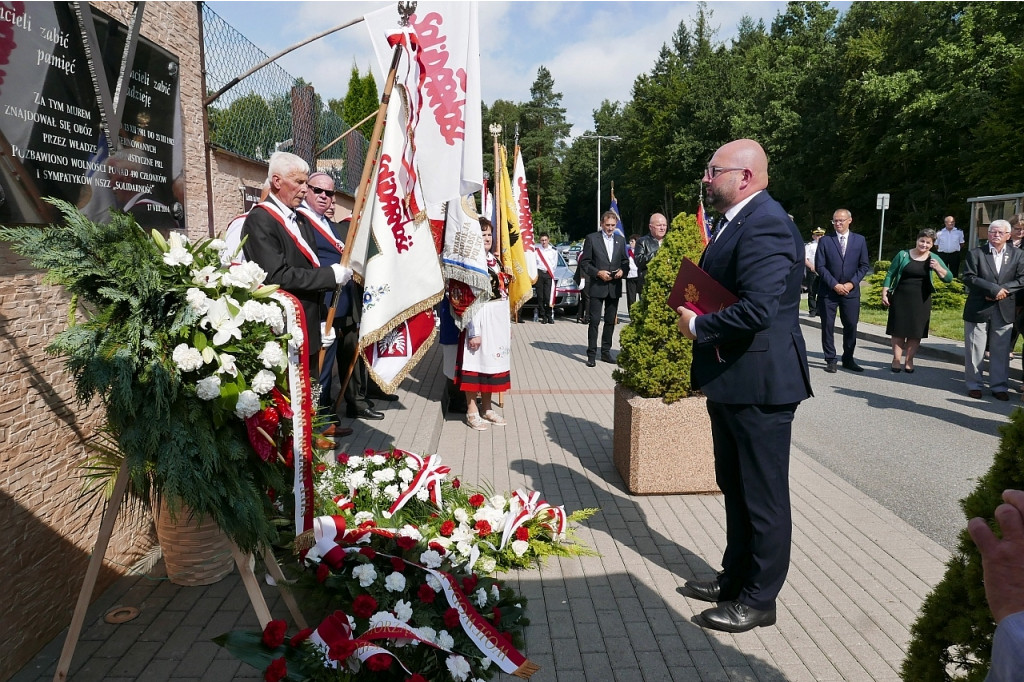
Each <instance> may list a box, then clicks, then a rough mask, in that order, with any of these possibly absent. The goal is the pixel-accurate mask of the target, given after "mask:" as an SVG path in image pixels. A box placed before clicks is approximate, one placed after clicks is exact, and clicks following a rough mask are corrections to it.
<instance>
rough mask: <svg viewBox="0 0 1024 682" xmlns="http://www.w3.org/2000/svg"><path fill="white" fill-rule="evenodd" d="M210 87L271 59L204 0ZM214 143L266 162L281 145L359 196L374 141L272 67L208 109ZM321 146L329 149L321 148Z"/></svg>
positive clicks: (306, 86) (216, 87)
mask: <svg viewBox="0 0 1024 682" xmlns="http://www.w3.org/2000/svg"><path fill="white" fill-rule="evenodd" d="M202 7H203V44H204V49H205V52H206V65H205V66H206V87H207V89H208V92H207V95H210V94H212V93H214V92H216V91H217V90H219V89H220V88H221V87H223V86H224V85H225V84H227V83H228V82H230V81H231V80H232V79H234V78H236V77H238V76H240V75H241V74H243V73H245V72H246V71H248V70H249V69H251V68H252V67H254V66H256V65H257V64H259V63H261V62H263V61H265V60H266V59H267V57H268V55H267V54H266V53H265V52H264V51H263V50H261V49H260V48H259V47H257V46H256V45H254V44H253V43H252V42H251V41H249V39H248V38H246V37H245V36H243V35H242V34H241V33H239V32H238V31H237V30H236V29H235V28H234V27H232V26H231V25H230V24H228V23H227V22H226V21H224V19H222V18H221V17H220V16H219V15H218V14H217V13H216V12H214V11H213V10H212V9H210V7H209V5H207V4H205V3H204V4H203V6H202ZM207 120H208V121H209V125H210V141H211V142H212V143H213V144H214V145H216V146H217V147H220V148H222V149H226V150H228V151H231V152H234V153H235V154H238V155H239V156H244V157H246V158H249V159H254V160H256V161H266V160H267V159H269V158H270V155H271V154H273V153H274V151H276V150H277V149H283V150H286V151H290V152H293V153H295V154H298V155H299V156H301V157H303V158H305V159H306V160H307V161H309V160H311V159H313V158H314V155H315V163H314V164H312V165H313V166H314V167H315V168H316V170H321V171H324V172H326V173H329V174H330V175H331V176H332V177H333V178H334V183H335V188H336V189H338V190H339V191H342V192H345V193H348V194H350V195H354V194H355V192H356V188H357V187H358V185H359V178H360V175H361V173H362V166H363V159H365V158H366V152H367V148H368V146H369V145H368V143H367V141H366V138H364V137H363V135H362V133H360V132H359V131H355V132H353V133H351V134H350V135H348V136H346V137H345V138H344V139H342V140H340V141H337V142H334V144H331V146H330V147H328V148H327V149H324V147H326V146H327V145H328V144H329V143H331V142H333V141H334V140H336V139H337V138H338V137H339V136H340V135H341V134H342V133H344V132H345V131H346V130H348V129H349V127H350V126H349V125H347V124H346V122H345V121H343V120H342V119H341V118H340V117H339V116H338V115H336V114H335V113H334V112H332V111H331V110H330V109H329V108H328V107H327V104H326V102H324V101H323V100H322V99H321V97H320V96H319V95H317V94H315V93H314V92H313V88H312V87H311V86H310V84H308V83H304V82H303V81H302V80H301V79H298V78H295V77H294V76H292V75H291V74H289V73H288V72H287V71H285V70H284V69H283V68H281V67H280V66H279V65H278V64H276V63H275V64H270V65H268V66H265V67H263V68H262V69H260V70H259V71H257V72H256V73H254V74H252V75H251V76H248V77H247V78H245V79H243V80H242V81H240V82H239V83H237V84H235V85H234V86H233V87H232V88H230V89H229V90H227V91H226V92H224V93H223V94H222V95H221V96H220V97H219V98H217V99H216V100H215V101H213V102H212V103H211V104H210V105H209V106H208V107H207ZM321 150H323V151H322V152H321Z"/></svg>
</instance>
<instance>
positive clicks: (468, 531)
mask: <svg viewBox="0 0 1024 682" xmlns="http://www.w3.org/2000/svg"><path fill="white" fill-rule="evenodd" d="M475 536H476V533H474V532H473V529H472V528H470V527H469V526H467V525H465V524H463V523H460V524H459V525H458V526H456V527H455V530H454V531H452V542H472V540H473V538H474V537H475Z"/></svg>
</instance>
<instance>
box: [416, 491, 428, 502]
mask: <svg viewBox="0 0 1024 682" xmlns="http://www.w3.org/2000/svg"><path fill="white" fill-rule="evenodd" d="M416 499H417V500H419V501H420V502H426V501H427V500H428V499H430V491H429V490H427V489H426V488H420V489H419V490H417V491H416Z"/></svg>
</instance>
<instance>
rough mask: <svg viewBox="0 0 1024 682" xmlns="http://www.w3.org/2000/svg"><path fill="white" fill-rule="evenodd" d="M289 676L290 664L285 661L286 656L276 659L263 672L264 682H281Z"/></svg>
mask: <svg viewBox="0 0 1024 682" xmlns="http://www.w3.org/2000/svg"><path fill="white" fill-rule="evenodd" d="M287 675H288V664H287V663H285V661H284V656H282V657H281V658H275V659H274V660H272V661H271V662H270V665H268V666H267V669H266V670H265V671H263V680H264V682H280V680H283V679H284V678H285V676H287Z"/></svg>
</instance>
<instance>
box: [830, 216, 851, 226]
mask: <svg viewBox="0 0 1024 682" xmlns="http://www.w3.org/2000/svg"><path fill="white" fill-rule="evenodd" d="M849 221H850V219H849V218H843V219H841V220H833V221H832V224H833V225H842V224H843V223H847V222H849Z"/></svg>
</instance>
